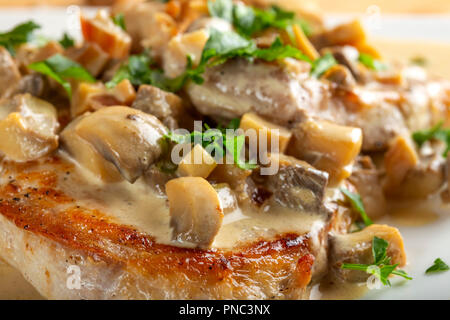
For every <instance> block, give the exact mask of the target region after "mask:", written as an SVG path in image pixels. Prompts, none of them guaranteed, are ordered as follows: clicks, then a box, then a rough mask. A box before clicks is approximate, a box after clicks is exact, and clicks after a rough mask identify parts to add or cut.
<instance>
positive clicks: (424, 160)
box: [385, 141, 446, 198]
mask: <svg viewBox="0 0 450 320" xmlns="http://www.w3.org/2000/svg"><path fill="white" fill-rule="evenodd" d="M445 148H446V145H445V143H443V142H441V141H435V142H433V143H430V142H427V143H426V144H424V145H423V146H422V148H421V149H420V152H419V153H418V154H417V155H418V159H417V162H416V163H415V165H413V163H411V165H410V166H409V167H405V166H406V164H407V162H406V161H405V159H401V158H398V161H397V164H396V165H395V166H394V167H393V168H391V169H390V170H389V171H388V170H387V171H386V173H388V172H389V173H390V175H388V176H387V183H386V188H385V191H386V193H387V195H388V196H390V197H400V198H425V197H427V196H429V195H430V194H433V193H435V192H437V191H439V190H440V189H441V188H442V187H443V185H444V183H445V159H444V158H443V157H442V154H443V152H444V150H445ZM389 157H390V158H388V155H386V159H389V163H391V162H392V161H394V160H393V157H394V156H393V155H392V153H389ZM390 166H391V167H392V166H393V164H390ZM406 169H407V170H406ZM394 170H395V171H394ZM403 170H406V172H404V171H403ZM393 171H394V172H398V174H400V173H403V176H402V178H401V179H400V177H399V180H397V184H394V180H393V177H392V175H393V173H392V172H393Z"/></svg>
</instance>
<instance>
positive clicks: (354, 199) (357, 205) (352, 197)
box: [341, 188, 373, 226]
mask: <svg viewBox="0 0 450 320" xmlns="http://www.w3.org/2000/svg"><path fill="white" fill-rule="evenodd" d="M341 192H342V193H343V194H344V195H345V196H346V197H347V198H348V200H349V201H350V203H351V205H352V207H353V209H354V210H356V212H358V213H359V214H360V215H361V218H362V219H363V221H364V224H365V225H366V226H370V225H371V224H373V222H372V220H370V218H369V216H368V215H367V213H366V209H364V204H363V202H362V199H361V196H360V195H359V194H356V193H352V192H350V191H349V190H347V189H344V188H342V189H341Z"/></svg>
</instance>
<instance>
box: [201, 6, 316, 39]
mask: <svg viewBox="0 0 450 320" xmlns="http://www.w3.org/2000/svg"><path fill="white" fill-rule="evenodd" d="M208 10H209V13H210V15H211V16H213V17H218V18H221V19H225V20H227V21H229V22H231V23H232V24H233V25H234V27H235V28H236V30H237V32H238V33H239V34H240V35H242V36H244V37H247V38H249V37H251V36H252V35H254V34H255V33H258V32H261V31H264V30H266V29H268V28H277V29H285V28H287V27H289V26H291V25H293V24H298V25H299V26H300V27H302V29H303V31H304V32H305V34H310V31H311V28H310V27H309V25H308V24H307V23H306V22H305V21H304V20H301V19H296V17H295V13H294V12H292V11H285V10H283V9H281V8H279V7H277V6H272V7H270V8H268V9H265V10H262V9H258V8H253V7H250V6H247V5H245V4H243V3H237V4H233V1H232V0H215V1H212V0H209V1H208Z"/></svg>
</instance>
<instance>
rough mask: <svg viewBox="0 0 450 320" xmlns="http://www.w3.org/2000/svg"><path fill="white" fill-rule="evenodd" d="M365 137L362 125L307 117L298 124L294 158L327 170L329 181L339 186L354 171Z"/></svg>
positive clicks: (294, 142) (292, 151) (294, 141)
mask: <svg viewBox="0 0 450 320" xmlns="http://www.w3.org/2000/svg"><path fill="white" fill-rule="evenodd" d="M362 140H363V135H362V131H361V129H359V128H354V127H347V126H341V125H337V124H334V123H331V122H327V121H313V120H308V121H304V122H302V123H300V124H298V125H297V126H296V127H295V129H294V139H293V144H292V146H293V148H291V150H290V151H291V153H292V154H293V155H294V156H295V157H297V158H299V159H302V160H306V161H308V162H309V163H311V164H312V165H313V166H314V167H315V168H317V169H319V170H323V171H326V172H328V173H329V175H330V183H331V184H333V185H336V184H338V183H339V182H341V181H342V180H343V179H345V178H348V176H349V175H350V174H351V165H352V164H353V162H354V160H355V158H356V156H357V155H358V154H359V153H360V151H361V145H362Z"/></svg>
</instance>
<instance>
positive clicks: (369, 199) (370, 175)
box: [348, 156, 387, 219]
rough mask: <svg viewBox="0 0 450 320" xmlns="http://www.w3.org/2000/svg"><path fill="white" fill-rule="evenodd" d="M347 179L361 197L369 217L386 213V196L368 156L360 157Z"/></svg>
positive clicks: (372, 217)
mask: <svg viewBox="0 0 450 320" xmlns="http://www.w3.org/2000/svg"><path fill="white" fill-rule="evenodd" d="M348 179H349V181H350V182H351V183H352V184H353V185H354V186H355V187H356V190H357V191H358V193H359V195H360V196H361V198H362V201H363V204H364V208H365V209H366V213H367V215H368V216H369V217H370V218H371V219H377V218H380V217H381V216H383V215H385V214H386V212H387V205H386V198H385V196H384V193H383V188H382V185H381V181H380V179H379V173H378V170H377V169H376V168H375V166H374V164H373V163H372V160H371V159H370V157H367V156H365V157H360V158H359V159H358V161H357V162H356V163H355V165H354V167H353V172H352V175H351V176H350V177H349V178H348Z"/></svg>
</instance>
